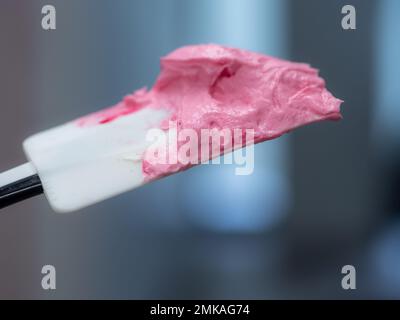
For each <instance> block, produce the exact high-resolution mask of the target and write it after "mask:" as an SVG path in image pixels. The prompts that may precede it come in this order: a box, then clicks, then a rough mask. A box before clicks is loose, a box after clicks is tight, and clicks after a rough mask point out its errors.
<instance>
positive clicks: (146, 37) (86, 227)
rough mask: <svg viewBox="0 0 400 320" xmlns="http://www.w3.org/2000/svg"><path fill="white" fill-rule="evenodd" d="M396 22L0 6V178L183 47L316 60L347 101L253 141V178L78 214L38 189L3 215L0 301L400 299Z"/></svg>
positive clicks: (319, 11) (156, 6) (399, 10)
mask: <svg viewBox="0 0 400 320" xmlns="http://www.w3.org/2000/svg"><path fill="white" fill-rule="evenodd" d="M45 4H52V5H54V6H55V7H56V10H57V29H56V30H55V31H44V30H42V28H41V19H42V14H41V8H42V6H43V5H45ZM346 4H352V5H353V6H355V8H356V13H357V29H356V30H343V29H342V27H341V20H342V17H343V15H342V14H341V9H342V7H343V6H344V5H346ZM399 15H400V1H398V0H379V1H378V0H375V1H373V0H368V1H366V0H364V1H361V0H351V1H341V0H329V1H320V0H301V1H299V0H168V1H162V0H159V1H157V0H119V1H111V0H85V1H79V0H70V1H62V0H47V1H41V0H35V1H29V0H2V1H1V3H0V52H1V55H0V96H1V99H2V104H1V107H0V146H1V156H0V171H4V170H7V169H9V168H11V167H13V166H15V165H19V164H21V163H24V162H25V161H26V159H25V157H24V155H23V152H22V148H21V143H22V141H23V139H24V138H26V137H27V136H29V135H31V134H33V133H35V132H37V131H41V130H43V129H46V128H49V127H52V126H54V125H58V124H61V123H64V122H66V121H68V120H72V119H74V118H76V117H78V116H81V115H84V114H86V113H89V112H93V111H95V110H98V109H99V108H102V107H106V106H109V105H112V104H114V103H116V102H117V101H119V100H120V99H121V98H122V97H123V96H124V95H125V94H127V93H129V92H132V91H133V90H135V89H137V88H139V87H142V86H148V87H151V85H152V84H153V82H154V80H155V78H156V76H157V74H158V71H159V58H160V57H161V56H163V55H165V54H167V53H168V52H170V51H172V50H173V49H175V48H177V47H179V46H182V45H187V44H197V43H209V42H214V43H219V44H225V45H229V46H234V47H240V48H244V49H249V50H255V51H259V52H262V53H265V54H269V55H274V56H279V57H282V58H286V59H291V60H295V61H301V62H307V63H310V64H312V65H313V66H314V67H316V68H318V69H320V70H321V75H322V76H323V77H324V78H325V79H326V80H327V86H328V88H329V89H330V91H332V92H333V93H334V95H335V96H337V97H339V98H341V99H343V100H345V103H344V105H343V108H342V110H343V115H344V119H343V121H341V122H333V123H320V124H314V125H311V126H307V127H304V128H301V129H299V130H296V131H295V132H293V133H290V134H288V135H286V136H285V137H283V138H280V139H278V140H275V141H270V142H267V143H263V144H260V145H257V146H256V148H255V172H254V174H253V175H251V176H235V175H234V168H233V167H232V166H228V165H221V166H204V167H197V168H194V169H191V170H189V171H187V172H184V173H181V174H178V175H176V176H171V177H168V178H166V179H163V180H162V181H158V182H155V183H152V184H150V185H147V186H145V187H143V188H141V189H139V190H136V191H133V192H130V193H127V194H124V195H122V196H119V197H117V198H115V199H113V200H110V201H107V202H104V203H101V204H99V205H96V206H93V207H91V208H88V209H85V210H82V211H80V212H78V213H75V214H70V215H58V214H55V213H53V212H52V211H51V209H50V208H49V206H48V204H47V202H46V200H45V199H44V198H43V197H38V198H35V199H32V200H29V201H26V202H24V203H21V204H18V205H16V206H13V207H10V208H7V209H4V210H2V212H1V214H0V298H3V299H10V298H17V299H26V298H29V299H33V298H37V299H54V298H57V299H60V298H66V299H79V298H84V299H95V298H111V299H116V298H123V299H128V298H129V299H150V298H153V299H175V298H179V299H196V298H199V299H217V298H220V299H231V298H235V299H240V298H242V299H248V298H253V299H280V298H288V299H315V298H321V299H333V298H343V299H357V298H377V299H382V298H397V299H398V298H400V200H399V199H400V194H399V193H400V94H399V92H400V79H399V77H400V42H399V41H398V35H399V33H400V19H399V18H400V16H399ZM221 188H222V190H223V191H222V192H221ZM46 264H51V265H54V266H55V267H56V270H57V289H56V290H55V291H51V292H49V291H44V290H42V288H41V279H42V275H41V268H42V266H43V265H46ZM347 264H350V265H354V266H355V268H356V270H357V289H356V290H348V291H345V290H343V289H342V287H341V280H342V277H343V275H342V274H341V269H342V267H343V266H344V265H347Z"/></svg>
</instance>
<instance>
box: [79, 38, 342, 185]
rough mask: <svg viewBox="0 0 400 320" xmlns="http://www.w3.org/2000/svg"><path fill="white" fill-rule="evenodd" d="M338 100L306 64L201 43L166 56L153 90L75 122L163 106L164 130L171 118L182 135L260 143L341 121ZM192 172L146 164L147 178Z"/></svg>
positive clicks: (88, 122)
mask: <svg viewBox="0 0 400 320" xmlns="http://www.w3.org/2000/svg"><path fill="white" fill-rule="evenodd" d="M341 102H342V101H341V100H339V99H336V98H335V97H334V96H332V94H331V93H330V92H329V91H327V90H326V88H325V81H324V80H323V79H321V78H320V77H319V76H318V71H317V70H316V69H313V68H311V67H310V66H309V65H307V64H303V63H294V62H290V61H285V60H281V59H277V58H273V57H269V56H266V55H262V54H258V53H253V52H249V51H245V50H240V49H233V48H227V47H222V46H219V45H197V46H187V47H183V48H180V49H177V50H175V51H174V52H172V53H170V54H169V55H167V56H166V57H164V58H162V59H161V73H160V75H159V77H158V79H157V81H156V83H155V85H154V87H153V88H152V89H151V90H150V91H147V90H146V89H141V90H139V91H136V92H134V93H133V94H132V95H128V96H127V97H125V98H124V100H123V101H121V102H120V103H118V104H117V105H116V106H114V107H111V108H109V109H107V110H105V111H101V112H98V113H95V114H93V115H90V116H87V117H85V118H82V119H80V120H78V124H79V125H81V126H86V125H95V124H105V123H108V122H110V121H113V120H114V119H117V118H119V117H122V116H124V115H127V114H131V113H133V112H136V111H138V110H140V109H142V108H165V109H168V110H169V111H170V118H168V119H166V121H164V122H163V124H162V129H165V130H166V129H168V127H167V125H168V123H169V121H168V120H174V121H176V122H177V124H178V130H181V129H183V128H191V129H194V130H196V131H199V130H201V129H206V128H220V129H231V130H233V129H235V128H242V129H254V132H255V137H254V139H255V142H256V143H258V142H261V141H265V140H269V139H273V138H277V137H279V136H281V135H282V134H284V133H286V132H289V131H291V130H293V129H295V128H297V127H299V126H302V125H306V124H309V123H313V122H316V121H321V120H339V119H341V114H340V104H341ZM188 167H189V165H181V164H179V163H177V164H171V165H165V164H164V165H156V164H152V163H150V162H149V161H146V157H145V156H144V159H143V172H144V174H145V176H146V177H147V179H148V180H153V179H156V178H159V177H162V176H165V175H169V174H171V173H174V172H177V171H180V170H183V169H186V168H188Z"/></svg>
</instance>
